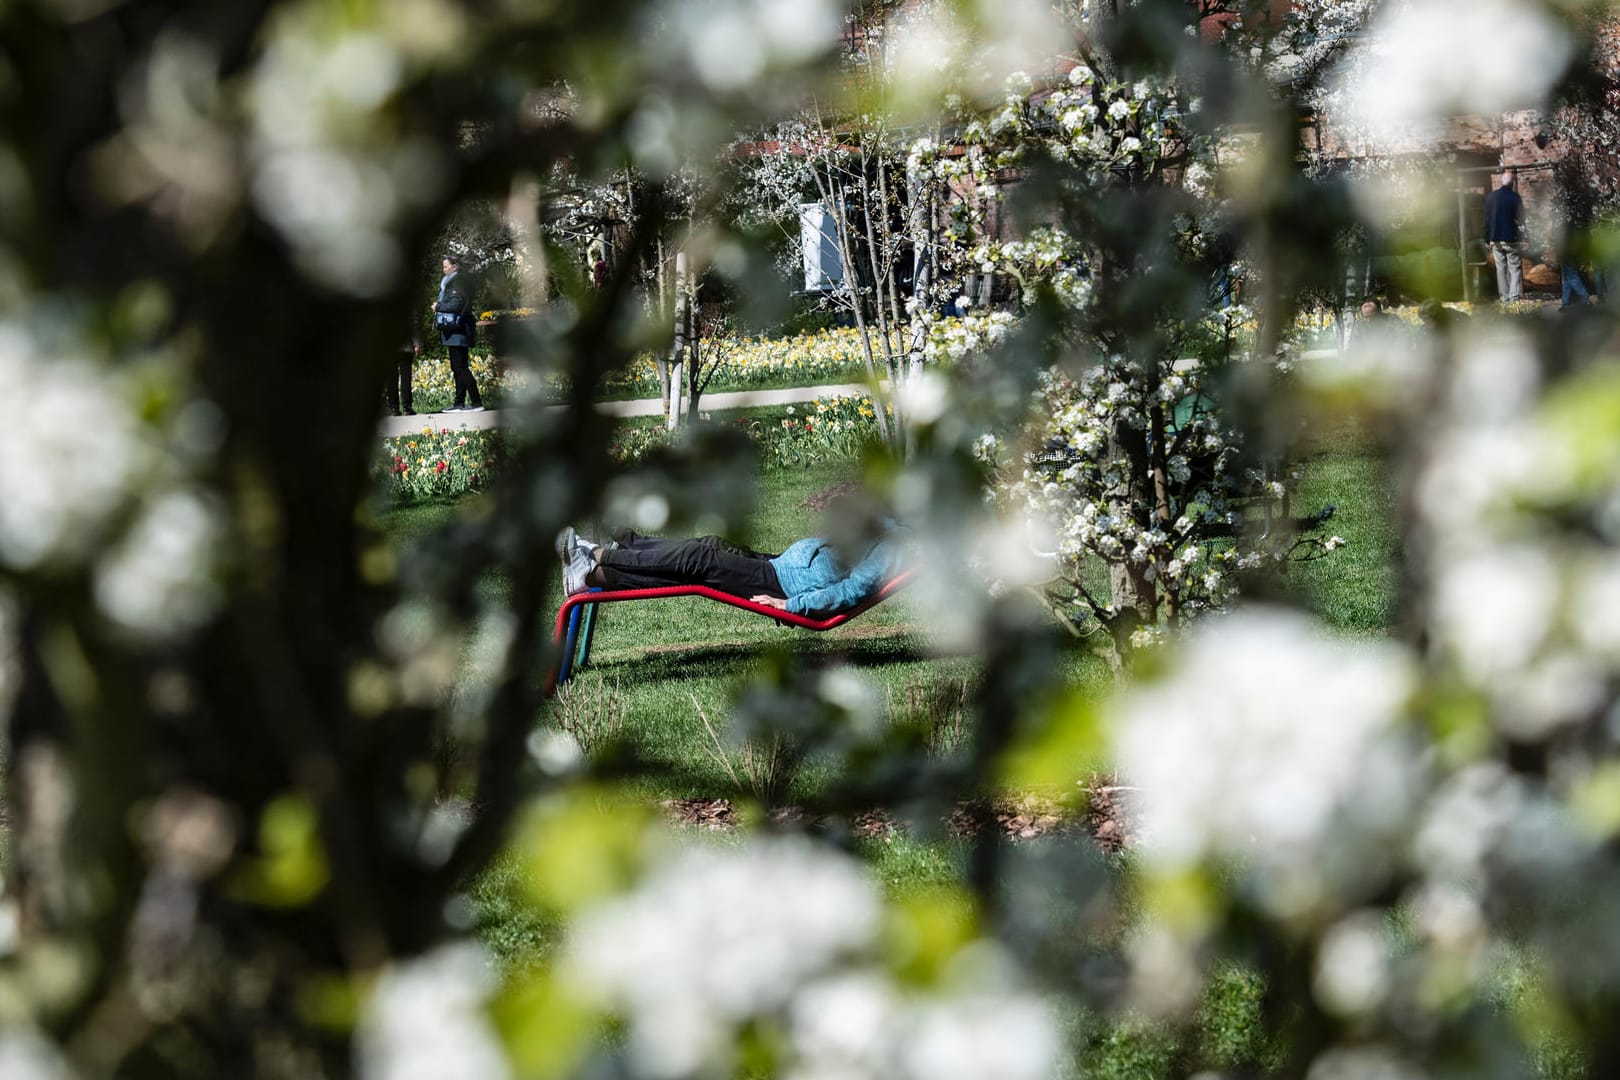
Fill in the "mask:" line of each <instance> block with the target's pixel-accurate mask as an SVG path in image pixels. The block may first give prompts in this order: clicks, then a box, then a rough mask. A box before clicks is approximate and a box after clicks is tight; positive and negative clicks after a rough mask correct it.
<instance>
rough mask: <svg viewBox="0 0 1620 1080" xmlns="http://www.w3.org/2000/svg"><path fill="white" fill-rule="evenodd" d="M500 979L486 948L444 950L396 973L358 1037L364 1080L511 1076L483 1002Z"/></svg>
mask: <svg viewBox="0 0 1620 1080" xmlns="http://www.w3.org/2000/svg"><path fill="white" fill-rule="evenodd" d="M494 989H495V973H494V970H493V968H492V967H491V965H490V961H489V958H488V957H487V956H486V955H485V954H484V952H483V949H482V948H481V947H479V946H476V945H471V944H466V943H462V944H455V945H447V946H444V947H442V948H440V949H438V950H436V951H434V952H431V953H428V954H427V955H425V956H422V957H419V958H418V959H416V960H413V961H410V962H408V963H405V964H402V965H399V966H397V967H394V968H391V969H389V970H388V971H386V972H384V973H383V975H382V977H381V978H380V979H379V980H378V981H377V985H376V988H375V989H374V990H373V991H372V993H371V996H370V997H369V998H368V999H367V1000H366V1004H365V1010H364V1012H363V1013H362V1014H361V1017H360V1025H359V1029H358V1031H357V1032H356V1033H355V1055H356V1059H357V1064H358V1071H359V1073H360V1076H361V1077H362V1078H364V1080H458V1078H462V1077H465V1078H466V1080H500V1078H501V1077H505V1076H509V1075H511V1070H510V1069H509V1067H508V1065H507V1062H506V1056H505V1053H504V1052H503V1051H502V1049H501V1044H500V1041H499V1039H498V1038H497V1037H496V1034H495V1029H494V1025H493V1024H492V1023H491V1022H490V1019H489V1016H488V1014H487V1013H486V1012H485V1003H486V1002H487V1001H488V1000H489V997H490V995H491V994H492V993H493V992H494Z"/></svg>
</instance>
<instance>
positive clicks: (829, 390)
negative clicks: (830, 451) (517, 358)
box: [378, 383, 868, 438]
mask: <svg viewBox="0 0 1620 1080" xmlns="http://www.w3.org/2000/svg"><path fill="white" fill-rule="evenodd" d="M867 392H868V391H867V389H866V384H864V383H838V384H836V385H832V386H795V387H791V388H789V389H786V390H741V391H738V392H736V393H731V394H704V395H703V397H702V398H701V399H699V401H698V411H699V412H722V411H724V410H727V409H754V408H758V407H760V406H762V405H797V404H799V403H800V402H805V401H814V400H816V399H817V398H824V397H838V396H841V395H845V394H865V393H867ZM564 407H565V406H562V405H551V406H548V408H552V409H561V408H564ZM596 408H597V409H598V410H599V411H600V412H604V413H607V414H608V415H610V416H661V415H663V412H664V403H663V402H662V401H661V400H659V399H658V398H640V399H637V400H634V401H599V402H597V404H596ZM500 423H501V412H500V410H499V409H485V410H484V411H483V412H474V413H464V412H442V413H418V414H417V415H416V416H385V417H383V418H382V423H381V424H380V425H379V426H378V430H379V434H381V435H384V436H386V437H389V438H395V437H398V436H400V435H413V434H415V433H416V432H419V431H421V430H422V429H423V428H424V427H431V428H433V429H434V430H438V429H439V428H450V429H451V430H458V429H461V428H467V429H470V430H479V429H482V428H492V427H498V426H500Z"/></svg>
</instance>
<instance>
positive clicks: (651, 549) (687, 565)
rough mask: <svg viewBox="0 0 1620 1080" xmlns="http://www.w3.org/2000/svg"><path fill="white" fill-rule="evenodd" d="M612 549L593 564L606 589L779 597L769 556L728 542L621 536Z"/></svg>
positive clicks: (779, 586)
mask: <svg viewBox="0 0 1620 1080" xmlns="http://www.w3.org/2000/svg"><path fill="white" fill-rule="evenodd" d="M614 539H616V540H617V541H618V543H619V546H618V547H616V548H603V549H602V554H601V556H600V558H599V562H598V565H599V567H600V569H601V573H602V583H603V585H604V586H605V587H606V588H608V589H657V588H661V587H663V586H667V585H707V586H708V587H709V588H711V589H719V590H720V591H721V592H723V593H730V594H731V595H732V596H741V597H744V598H747V597H752V596H759V595H761V594H764V595H766V596H777V597H783V598H785V597H786V596H787V594H786V593H784V592H783V591H782V584H781V582H779V581H777V580H776V569H775V567H773V566H771V563H770V560H771V559H774V558H775V557H776V556H774V555H765V554H762V553H761V552H758V551H750V550H748V549H747V548H745V547H738V546H737V545H735V544H728V543H726V541H724V540H722V539H720V537H718V536H700V537H697V538H696V539H694V540H662V539H659V538H658V537H655V536H641V535H639V534H637V533H633V532H628V531H626V532H622V533H619V534H618V535H617V536H615V537H614Z"/></svg>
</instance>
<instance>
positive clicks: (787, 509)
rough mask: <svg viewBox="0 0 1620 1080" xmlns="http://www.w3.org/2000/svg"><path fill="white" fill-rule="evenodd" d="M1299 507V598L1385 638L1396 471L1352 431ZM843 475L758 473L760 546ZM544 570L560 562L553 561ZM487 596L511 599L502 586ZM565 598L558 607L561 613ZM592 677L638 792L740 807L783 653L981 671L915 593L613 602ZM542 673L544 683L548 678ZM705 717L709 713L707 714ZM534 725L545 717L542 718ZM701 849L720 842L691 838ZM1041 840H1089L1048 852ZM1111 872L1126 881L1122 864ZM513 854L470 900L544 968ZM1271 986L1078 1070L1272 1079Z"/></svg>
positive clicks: (797, 519) (955, 674)
mask: <svg viewBox="0 0 1620 1080" xmlns="http://www.w3.org/2000/svg"><path fill="white" fill-rule="evenodd" d="M1305 465H1306V472H1305V478H1304V482H1303V485H1302V488H1301V491H1300V498H1299V500H1298V502H1297V504H1296V505H1297V507H1298V508H1299V509H1300V510H1302V511H1303V510H1314V509H1315V508H1316V507H1318V506H1320V505H1321V504H1323V503H1328V502H1332V503H1335V504H1336V505H1337V507H1338V510H1337V513H1336V515H1335V518H1334V520H1333V523H1332V530H1331V531H1333V532H1335V533H1337V534H1339V535H1341V536H1343V537H1345V539H1346V540H1347V541H1348V544H1347V546H1346V548H1344V549H1343V550H1341V551H1339V552H1337V553H1335V554H1334V555H1333V556H1332V557H1331V558H1328V559H1325V560H1322V561H1320V562H1315V563H1309V564H1304V565H1299V566H1296V567H1294V568H1293V570H1292V572H1291V575H1290V580H1289V583H1288V590H1289V591H1290V592H1291V593H1292V595H1293V596H1294V597H1295V598H1296V599H1297V601H1298V602H1299V603H1301V604H1302V605H1303V606H1305V607H1306V608H1308V609H1309V610H1311V611H1313V612H1315V613H1316V614H1318V615H1319V617H1321V618H1322V619H1323V620H1324V621H1325V622H1327V623H1328V624H1329V625H1331V626H1333V627H1335V628H1337V629H1339V630H1341V631H1343V632H1345V633H1348V634H1354V635H1374V634H1379V633H1383V632H1385V631H1386V630H1387V628H1388V626H1389V624H1390V622H1391V619H1392V616H1393V612H1394V597H1395V583H1396V580H1397V569H1396V558H1397V554H1398V552H1397V544H1396V536H1395V532H1394V529H1393V525H1392V519H1391V509H1392V493H1391V491H1390V483H1389V478H1388V473H1387V470H1386V468H1385V467H1384V465H1383V463H1382V462H1381V461H1380V459H1379V458H1378V456H1377V455H1376V454H1375V453H1374V452H1373V451H1372V450H1371V449H1370V448H1368V447H1367V446H1365V445H1363V444H1362V443H1361V442H1360V441H1358V440H1357V439H1355V438H1354V437H1353V436H1346V437H1344V438H1337V437H1336V438H1334V439H1332V440H1330V441H1328V442H1327V443H1326V444H1325V445H1323V446H1322V447H1321V448H1320V449H1319V450H1317V451H1316V452H1315V453H1314V454H1313V455H1312V456H1311V457H1309V458H1308V459H1307V460H1306V462H1305ZM845 478H846V471H845V469H844V467H842V466H820V467H813V468H809V469H803V470H798V469H792V470H790V469H773V470H768V471H766V472H765V473H764V474H763V475H762V476H761V478H760V480H759V483H760V491H759V511H758V514H757V516H756V518H755V520H754V522H753V523H752V524H753V528H752V532H751V535H750V536H749V537H747V539H748V540H749V541H750V542H752V543H753V544H754V545H755V546H756V547H759V548H761V549H763V550H779V549H781V548H783V547H785V546H786V545H787V544H788V543H790V542H791V541H793V540H795V539H798V538H799V537H801V536H806V535H812V534H814V533H815V532H816V531H817V529H818V515H817V512H816V511H814V510H812V509H810V508H809V507H808V506H806V505H805V499H806V497H807V496H808V495H810V494H812V493H814V492H816V491H819V490H821V489H824V488H826V487H828V486H830V485H831V484H834V483H836V482H838V481H840V480H842V479H845ZM455 512H456V511H455V507H454V506H451V505H442V504H441V505H431V506H425V507H417V508H412V509H404V510H397V511H393V512H391V513H389V514H386V515H385V516H384V518H383V526H384V528H385V529H386V530H387V531H388V532H389V533H390V534H391V535H392V536H393V537H394V538H395V539H396V541H397V542H398V543H399V544H401V545H409V544H411V543H412V542H413V541H414V540H416V539H417V538H419V537H422V536H424V535H426V534H428V533H430V532H432V531H433V530H435V529H437V528H438V527H440V526H442V525H443V524H444V523H446V522H447V521H449V520H451V519H452V517H453V516H454V514H455ZM544 557H550V555H549V553H546V555H545V556H544ZM491 587H492V588H497V589H498V588H500V583H499V581H498V580H496V581H493V582H492V585H491ZM560 600H561V596H560V594H559V595H555V596H553V597H552V598H551V600H550V603H549V608H550V610H552V611H554V610H555V607H556V604H557V603H558V602H560ZM599 610H600V612H601V616H600V621H599V623H598V629H597V635H596V641H595V646H594V650H593V655H592V660H591V665H590V666H589V667H588V668H587V669H586V670H585V671H584V672H582V673H581V674H580V675H579V676H578V677H577V678H576V681H575V686H574V689H573V690H572V691H571V693H573V694H575V695H577V698H578V700H581V701H584V702H586V703H587V707H589V708H598V709H610V711H611V712H613V713H615V714H617V715H620V716H622V721H621V722H622V736H623V737H624V739H625V740H627V742H628V743H630V744H631V745H633V746H634V748H635V750H636V751H637V753H638V755H639V757H640V759H641V760H642V761H643V762H644V763H646V764H647V765H649V766H650V767H649V768H648V769H647V771H645V772H644V773H642V774H640V775H639V777H638V778H637V779H636V780H634V781H632V782H631V787H630V790H631V792H632V794H634V795H636V796H638V797H640V798H643V799H645V800H647V801H648V802H653V801H657V800H662V799H672V798H714V797H728V798H736V797H738V796H739V795H742V794H743V793H742V792H739V791H738V790H737V788H736V786H735V785H734V783H733V782H732V780H731V778H730V777H729V776H727V774H726V773H725V771H724V770H723V769H722V767H721V766H720V764H719V762H718V761H717V758H716V755H715V753H714V752H713V750H712V743H711V741H710V737H709V735H708V733H707V732H706V731H705V728H704V726H703V719H702V715H707V717H708V718H709V720H710V721H711V722H713V723H714V725H715V726H716V728H717V729H720V730H722V731H723V730H724V728H723V725H724V724H725V721H726V718H727V717H728V715H729V713H730V710H731V703H732V701H733V699H734V696H735V694H736V693H737V691H738V690H739V688H741V687H742V686H744V685H745V684H746V683H747V682H748V681H749V680H750V678H751V676H753V675H754V674H755V673H756V672H757V671H759V670H760V668H761V667H762V665H764V664H766V663H768V662H769V658H770V656H771V654H772V652H773V650H784V649H785V650H793V651H794V652H796V653H798V654H799V655H801V656H803V655H809V656H814V657H818V658H823V659H825V660H826V661H828V662H838V663H844V664H848V665H850V666H852V667H854V668H855V669H857V670H858V671H859V672H860V673H861V674H862V676H863V677H865V678H866V679H867V680H869V681H870V683H871V684H872V685H873V687H874V688H875V690H876V692H877V694H878V695H879V699H880V700H884V701H886V702H888V703H889V704H890V706H891V707H893V708H894V709H896V710H898V709H900V708H903V707H904V705H905V703H906V702H907V701H908V700H909V701H916V700H919V699H920V698H927V697H928V696H929V690H930V688H935V689H937V688H939V687H946V688H947V694H946V696H947V697H948V696H949V695H948V689H949V688H950V687H953V686H961V685H964V684H969V683H971V682H972V681H973V680H974V679H976V678H977V676H978V672H977V670H976V668H975V666H974V663H973V662H971V661H970V660H968V659H965V658H962V657H954V656H946V655H940V654H939V653H937V652H936V651H935V650H934V649H933V648H932V647H931V644H930V641H929V636H928V633H927V631H926V627H925V626H924V625H923V623H922V619H921V617H920V616H919V613H918V612H917V611H916V610H915V609H914V607H913V605H912V603H911V601H910V600H909V599H908V598H907V596H906V595H905V594H904V593H901V594H900V595H899V596H897V597H896V598H895V599H893V600H891V601H888V602H886V603H885V604H883V605H881V606H879V607H877V608H875V609H873V610H872V611H870V612H868V613H867V614H865V615H863V616H861V618H859V619H857V620H855V621H853V622H851V623H850V624H848V625H847V626H845V627H841V628H840V629H838V630H836V631H832V632H829V633H826V634H812V633H808V632H804V631H797V630H791V629H787V628H783V627H778V626H776V625H775V624H774V623H771V622H769V621H768V620H764V619H761V618H758V617H756V616H752V615H749V614H746V613H744V612H741V611H738V610H736V609H733V608H729V607H725V606H723V605H720V604H714V603H711V602H706V601H699V600H684V599H683V600H670V601H660V602H657V603H649V604H638V605H621V606H604V607H603V608H601V609H599ZM1066 665H1067V672H1066V674H1067V676H1068V677H1069V678H1070V679H1071V680H1072V681H1073V682H1075V683H1077V684H1079V685H1083V686H1097V687H1106V686H1107V685H1109V676H1108V673H1107V671H1106V669H1105V667H1104V665H1103V664H1102V662H1101V661H1100V660H1097V659H1096V658H1094V657H1092V656H1090V655H1089V654H1088V653H1085V652H1083V651H1081V650H1079V649H1076V650H1074V651H1073V652H1072V653H1070V654H1068V658H1067V660H1066ZM536 677H537V678H538V677H540V673H536ZM700 713H701V714H702V715H700ZM538 722H539V719H538V718H537V723H538ZM829 779H830V777H828V776H827V775H825V774H824V773H819V772H818V771H817V770H816V769H815V768H813V767H811V768H808V769H806V770H805V771H804V772H803V773H802V774H800V775H799V777H798V779H797V781H796V784H795V786H794V788H792V789H791V793H790V798H803V797H807V796H811V795H813V794H814V793H815V792H816V791H817V790H818V788H819V787H820V786H821V785H822V784H824V783H825V782H826V781H827V780H829ZM691 841H692V842H695V843H701V842H707V837H706V836H705V835H704V834H699V833H692V834H691ZM1039 843H1043V844H1054V845H1055V844H1089V841H1086V840H1073V839H1047V840H1042V841H1039ZM856 850H857V851H858V852H860V853H861V855H862V856H863V857H864V858H866V859H867V860H868V861H869V864H870V865H871V867H872V870H873V872H874V874H876V875H877V877H878V878H879V880H881V881H882V882H883V883H884V886H885V887H886V888H887V889H888V890H889V891H890V892H891V893H893V894H896V895H904V894H906V893H911V892H916V891H923V890H929V889H933V888H935V887H937V886H940V885H945V884H960V883H961V882H962V881H963V880H964V879H965V875H966V872H967V865H968V852H967V849H966V846H965V843H964V842H962V841H955V840H949V839H946V840H924V839H916V838H911V837H908V836H905V835H897V836H893V837H891V838H889V839H887V840H881V839H880V840H867V841H862V842H859V843H858V844H857V845H856ZM1110 865H1111V866H1112V870H1110V871H1109V872H1110V873H1112V874H1128V871H1126V870H1123V869H1121V866H1122V864H1117V863H1115V864H1110ZM519 876H520V871H519V868H518V864H517V862H516V860H515V859H511V858H505V859H501V860H498V861H497V862H496V864H495V865H493V866H492V867H490V868H489V869H488V870H487V871H486V872H485V873H484V874H483V875H482V876H481V877H480V878H479V880H478V881H476V882H474V883H472V885H471V888H470V895H471V898H472V899H473V901H474V904H475V907H476V909H477V911H478V919H479V926H480V933H481V936H482V938H483V940H484V941H485V943H486V944H487V945H488V946H489V947H490V948H491V950H492V951H493V952H494V953H495V954H496V955H497V956H498V957H499V958H500V960H501V961H502V962H503V963H504V964H506V965H508V966H510V967H522V966H524V965H527V964H530V963H533V962H535V961H537V960H539V959H541V958H543V957H544V955H545V954H546V952H547V950H548V948H549V947H550V945H551V944H552V943H553V942H554V940H555V936H556V930H557V928H556V927H555V926H553V925H550V924H548V923H547V922H546V921H545V920H544V919H542V918H540V917H538V916H537V915H536V914H535V913H534V911H533V909H532V908H531V907H530V906H529V905H528V904H527V903H526V902H525V901H524V900H523V899H522V887H521V882H520V880H519ZM1262 990H1263V987H1262V986H1261V985H1260V984H1259V980H1257V979H1256V978H1255V977H1254V976H1253V975H1252V974H1251V973H1248V972H1246V971H1244V970H1242V969H1239V968H1224V969H1222V970H1219V971H1217V972H1216V973H1215V974H1214V976H1213V977H1212V979H1211V982H1210V989H1209V990H1208V992H1207V993H1206V995H1205V1000H1204V1004H1203V1006H1202V1008H1201V1010H1200V1012H1199V1014H1198V1015H1197V1017H1196V1018H1195V1020H1194V1022H1193V1024H1192V1025H1191V1026H1190V1027H1189V1028H1187V1029H1185V1030H1182V1031H1180V1032H1174V1031H1171V1030H1168V1029H1163V1028H1160V1027H1157V1026H1155V1025H1151V1024H1147V1023H1143V1022H1139V1021H1134V1020H1130V1019H1128V1018H1126V1019H1121V1018H1119V1017H1105V1016H1100V1015H1082V1016H1074V1017H1071V1018H1070V1029H1071V1040H1072V1045H1073V1048H1074V1055H1073V1065H1074V1067H1075V1068H1076V1069H1078V1070H1080V1072H1081V1073H1083V1074H1084V1075H1088V1076H1103V1077H1117V1078H1121V1080H1124V1078H1142V1080H1148V1078H1160V1077H1164V1078H1168V1077H1171V1076H1177V1075H1183V1074H1184V1073H1186V1072H1188V1071H1197V1070H1199V1069H1211V1068H1213V1069H1222V1070H1225V1069H1233V1068H1244V1067H1250V1068H1261V1069H1263V1067H1264V1065H1265V1064H1266V1063H1267V1062H1269V1061H1273V1060H1275V1055H1276V1053H1277V1051H1278V1046H1279V1044H1278V1042H1277V1041H1276V1039H1275V1038H1274V1037H1273V1035H1272V1034H1271V1033H1268V1032H1267V1031H1266V1030H1265V1029H1264V1027H1263V1025H1262V1024H1261V1022H1260V998H1261V993H1262Z"/></svg>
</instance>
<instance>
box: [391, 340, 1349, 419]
mask: <svg viewBox="0 0 1620 1080" xmlns="http://www.w3.org/2000/svg"><path fill="white" fill-rule="evenodd" d="M1337 355H1339V353H1338V350H1336V349H1315V350H1312V351H1310V352H1304V353H1301V354H1300V356H1302V357H1303V358H1305V359H1307V360H1315V359H1320V358H1325V357H1332V356H1337ZM1182 362H1183V363H1188V362H1189V361H1182ZM865 393H868V390H867V389H866V384H865V383H836V384H832V385H829V386H794V387H790V388H788V389H786V390H740V391H737V392H735V393H729V394H704V395H703V397H702V398H701V399H700V400H699V402H698V411H699V412H724V411H726V410H727V409H755V408H759V407H761V406H764V405H797V404H800V403H802V402H806V401H814V400H816V399H817V398H825V397H841V396H844V395H847V394H865ZM548 408H552V409H561V408H564V406H562V405H551V406H548ZM596 408H597V410H598V411H600V412H604V413H607V414H608V415H609V416H659V415H661V414H662V413H663V411H664V403H663V401H661V400H660V399H658V398H639V399H636V400H633V401H599V402H597V403H596ZM500 423H501V413H500V410H499V409H485V410H484V411H483V412H475V413H459V412H450V413H419V414H418V415H416V416H385V417H383V418H382V423H381V424H380V425H379V428H378V430H379V434H381V435H383V436H385V437H388V438H396V437H398V436H400V435H413V434H415V433H416V432H419V431H421V430H422V429H423V428H424V427H431V428H433V429H434V430H438V429H439V428H450V429H451V430H459V429H463V428H466V429H469V430H480V429H483V428H492V427H499V426H500Z"/></svg>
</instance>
